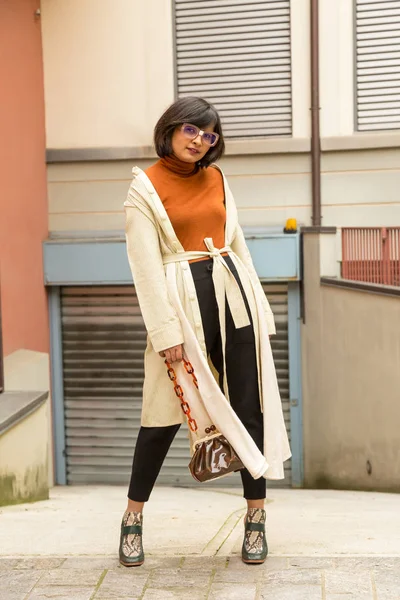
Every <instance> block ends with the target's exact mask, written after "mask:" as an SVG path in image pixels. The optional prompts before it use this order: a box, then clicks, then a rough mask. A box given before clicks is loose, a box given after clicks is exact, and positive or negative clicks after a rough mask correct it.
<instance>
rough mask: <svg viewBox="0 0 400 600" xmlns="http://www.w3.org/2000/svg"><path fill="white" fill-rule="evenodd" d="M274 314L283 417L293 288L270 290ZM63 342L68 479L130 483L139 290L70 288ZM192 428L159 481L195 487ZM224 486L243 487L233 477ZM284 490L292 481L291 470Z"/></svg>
mask: <svg viewBox="0 0 400 600" xmlns="http://www.w3.org/2000/svg"><path fill="white" fill-rule="evenodd" d="M266 290H267V293H268V297H269V300H270V302H271V305H272V307H273V310H274V311H275V314H276V320H277V326H278V335H277V336H276V338H274V340H273V351H274V356H275V358H276V367H277V372H278V378H279V385H280V388H281V392H282V398H283V403H284V411H285V418H286V419H287V422H288V426H289V428H290V422H289V421H288V419H289V394H288V342H287V339H288V336H287V286H285V285H281V284H279V285H273V286H271V285H268V286H266ZM61 305H62V338H63V369H64V372H63V379H64V411H65V427H66V462H67V481H68V483H70V484H83V483H114V484H127V483H128V481H129V476H130V471H131V465H132V458H133V451H134V446H135V441H136V437H137V434H138V431H139V427H140V412H141V403H142V385H143V376H144V370H143V355H144V350H145V346H146V332H145V328H144V323H143V320H142V317H141V314H140V310H139V305H138V301H137V297H136V293H135V290H134V287H133V286H118V287H111V286H110V287H96V286H94V287H66V288H63V290H62V303H61ZM188 462H189V448H188V440H187V429H186V425H185V426H183V427H181V429H180V431H179V433H178V435H177V437H176V439H175V441H174V443H173V445H172V447H171V449H170V452H169V454H168V456H167V459H166V461H165V464H164V466H163V468H162V471H161V473H160V476H159V479H158V483H160V484H169V485H174V484H179V485H192V484H195V482H194V481H193V479H192V478H191V476H190V475H189V472H188V468H187V465H188ZM219 484H220V485H221V484H222V485H228V486H229V485H230V486H231V485H238V484H240V480H239V479H238V478H237V477H236V475H235V476H232V477H229V478H228V477H227V478H224V479H222V480H220V483H219ZM285 484H286V485H289V484H290V469H289V470H288V478H287V481H285Z"/></svg>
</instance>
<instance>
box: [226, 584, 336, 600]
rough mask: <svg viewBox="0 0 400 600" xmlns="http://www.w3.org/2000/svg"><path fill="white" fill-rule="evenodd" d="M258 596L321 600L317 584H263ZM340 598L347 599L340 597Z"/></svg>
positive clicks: (261, 599) (266, 599) (263, 598)
mask: <svg viewBox="0 0 400 600" xmlns="http://www.w3.org/2000/svg"><path fill="white" fill-rule="evenodd" d="M258 598H259V600H322V587H321V586H319V585H297V586H294V585H273V586H268V585H266V584H264V586H263V587H262V589H261V590H260V595H259V597H258ZM220 600H221V599H220ZM341 600H347V599H346V598H344V597H342V599H341Z"/></svg>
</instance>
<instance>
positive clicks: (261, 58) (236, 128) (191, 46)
mask: <svg viewBox="0 0 400 600" xmlns="http://www.w3.org/2000/svg"><path fill="white" fill-rule="evenodd" d="M175 28H176V71H177V91H178V96H179V97H183V96H201V97H204V98H206V99H207V100H209V101H210V102H212V103H213V104H214V105H215V106H216V107H217V109H218V110H219V112H220V114H221V117H222V121H223V126H224V134H225V136H226V137H229V138H250V137H266V136H290V135H291V132H292V109H291V58H290V0H262V1H260V0H175Z"/></svg>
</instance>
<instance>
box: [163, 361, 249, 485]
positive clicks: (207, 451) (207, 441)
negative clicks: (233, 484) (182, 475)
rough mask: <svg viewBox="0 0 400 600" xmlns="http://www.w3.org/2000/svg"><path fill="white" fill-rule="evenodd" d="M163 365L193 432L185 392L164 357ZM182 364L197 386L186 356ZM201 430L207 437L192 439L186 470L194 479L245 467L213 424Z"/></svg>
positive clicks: (210, 477) (227, 472)
mask: <svg viewBox="0 0 400 600" xmlns="http://www.w3.org/2000/svg"><path fill="white" fill-rule="evenodd" d="M165 364H166V365H167V368H168V371H167V373H168V377H169V378H170V380H171V381H172V383H173V384H174V390H175V394H176V395H177V396H178V398H179V400H180V403H181V407H182V410H183V412H184V413H185V415H186V418H187V422H188V426H189V429H190V430H191V431H193V432H196V431H197V430H198V427H197V423H196V420H195V419H193V417H192V415H191V414H190V406H189V404H188V402H186V400H185V398H184V392H183V389H182V387H181V386H180V385H179V383H178V381H177V377H176V373H175V370H174V369H173V368H172V366H171V364H170V363H169V362H168V361H167V360H165ZM183 364H184V367H185V370H186V372H187V373H188V374H189V375H191V376H192V378H193V384H194V385H195V386H196V388H197V389H198V387H199V386H198V383H197V378H196V375H195V374H194V369H193V367H192V365H191V364H190V362H188V361H187V360H185V359H183ZM204 433H205V434H206V437H204V438H201V439H199V440H196V441H195V442H194V453H193V456H192V458H191V460H190V463H189V471H190V472H191V474H192V476H193V477H194V479H196V481H200V482H201V483H203V482H205V481H210V480H211V479H217V478H218V477H223V476H224V475H228V474H229V473H232V472H234V471H239V470H240V469H243V468H244V465H243V463H242V461H241V460H240V458H239V457H238V456H237V454H236V452H235V450H234V449H233V448H232V446H231V444H230V443H229V442H228V440H227V439H226V437H225V436H224V435H222V433H219V432H217V428H216V427H215V425H210V426H209V427H206V429H205V432H204Z"/></svg>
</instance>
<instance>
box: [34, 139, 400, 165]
mask: <svg viewBox="0 0 400 600" xmlns="http://www.w3.org/2000/svg"><path fill="white" fill-rule="evenodd" d="M399 146H400V132H397V131H393V132H389V133H360V132H355V133H354V134H353V135H344V136H337V137H325V138H321V150H322V152H340V151H348V150H376V149H379V148H398V147H399ZM309 152H311V142H310V138H293V137H282V138H263V139H245V140H227V141H226V150H225V155H226V156H243V155H246V154H247V155H248V154H298V153H309ZM155 158H157V154H156V151H155V149H154V147H153V146H129V147H128V146H126V147H99V148H48V149H47V150H46V162H47V163H49V164H51V163H68V162H90V161H108V160H134V159H155Z"/></svg>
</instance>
